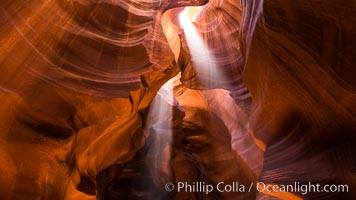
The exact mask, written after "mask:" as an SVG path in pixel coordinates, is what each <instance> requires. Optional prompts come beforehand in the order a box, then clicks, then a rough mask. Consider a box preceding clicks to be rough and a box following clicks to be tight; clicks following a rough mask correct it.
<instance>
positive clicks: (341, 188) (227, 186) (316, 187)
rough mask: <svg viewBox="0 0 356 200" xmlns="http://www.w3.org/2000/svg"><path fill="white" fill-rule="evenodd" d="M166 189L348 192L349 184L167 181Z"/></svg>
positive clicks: (302, 192) (303, 193)
mask: <svg viewBox="0 0 356 200" xmlns="http://www.w3.org/2000/svg"><path fill="white" fill-rule="evenodd" d="M165 189H166V190H167V191H168V192H172V191H173V190H174V189H176V191H177V192H200V193H205V194H209V193H211V192H214V191H215V192H253V191H255V190H257V191H258V192H293V193H300V194H302V195H305V194H307V193H310V192H312V193H313V192H348V191H349V187H348V185H346V184H344V185H342V184H341V185H320V184H318V183H315V184H314V183H311V182H308V183H300V182H294V183H293V184H266V183H263V182H258V183H251V184H249V185H244V184H241V183H239V182H232V183H225V182H219V183H217V184H216V185H212V184H208V183H205V182H192V183H188V182H178V183H177V184H176V185H174V184H173V183H167V184H166V186H165Z"/></svg>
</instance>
